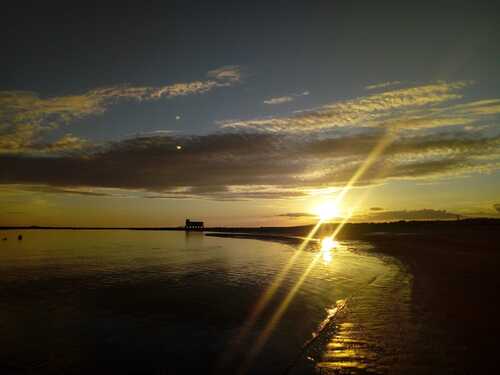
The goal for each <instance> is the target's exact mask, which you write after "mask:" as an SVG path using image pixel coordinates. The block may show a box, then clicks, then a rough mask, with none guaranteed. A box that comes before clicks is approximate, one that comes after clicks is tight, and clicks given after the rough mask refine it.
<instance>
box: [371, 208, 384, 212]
mask: <svg viewBox="0 0 500 375" xmlns="http://www.w3.org/2000/svg"><path fill="white" fill-rule="evenodd" d="M370 211H384V209H383V208H382V207H370Z"/></svg>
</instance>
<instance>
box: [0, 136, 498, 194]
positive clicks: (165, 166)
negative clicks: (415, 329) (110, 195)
mask: <svg viewBox="0 0 500 375" xmlns="http://www.w3.org/2000/svg"><path fill="white" fill-rule="evenodd" d="M380 136H382V135H381V134H378V133H375V134H362V135H358V136H349V137H341V138H339V137H334V138H328V139H324V138H308V139H304V138H302V137H297V136H291V135H289V136H283V135H276V134H270V133H219V134H210V135H205V136H190V137H181V136H155V137H141V138H136V139H130V140H125V141H121V142H115V143H110V144H108V145H107V146H106V147H101V148H97V149H95V150H93V152H89V151H88V149H86V150H85V152H83V153H80V154H79V153H75V154H65V155H61V156H58V157H51V158H47V157H42V156H40V157H34V156H30V157H27V156H22V155H3V156H1V157H0V170H2V171H3V172H2V173H1V174H0V183H3V184H43V185H51V186H56V187H61V188H68V187H107V188H121V189H133V190H143V191H150V192H156V193H161V194H166V195H168V196H178V197H181V196H182V197H207V198H212V199H249V198H279V197H281V198H287V197H299V196H304V195H305V194H307V192H308V191H309V190H312V189H316V188H318V187H340V186H343V185H344V184H345V183H346V182H347V181H349V179H350V178H351V176H352V175H353V174H354V173H355V171H356V170H357V169H358V168H359V166H360V165H361V164H362V163H363V161H364V160H365V158H366V156H367V154H368V153H369V152H370V150H371V149H372V146H373V145H374V144H376V143H377V140H378V139H379V137H380ZM177 145H181V146H182V148H181V149H180V150H179V149H177ZM499 145H500V136H495V137H482V138H473V137H471V136H470V135H469V134H468V133H466V132H464V133H454V134H452V135H450V134H442V135H439V136H434V137H430V136H420V137H416V136H412V137H406V138H405V137H402V138H400V139H399V140H398V142H397V143H395V144H394V145H393V146H390V147H388V148H387V150H386V151H385V153H384V154H383V155H381V157H380V158H379V160H377V161H376V162H375V163H374V165H373V167H372V168H370V169H369V170H368V171H367V172H366V174H365V175H364V176H363V177H362V178H361V179H360V180H359V181H358V185H369V184H375V183H377V184H378V183H383V182H384V181H387V180H390V179H418V178H427V177H440V176H449V175H462V174H466V173H478V172H485V171H491V170H495V169H498V167H499V160H500V147H499ZM75 171H78V173H75Z"/></svg>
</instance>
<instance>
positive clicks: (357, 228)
mask: <svg viewBox="0 0 500 375" xmlns="http://www.w3.org/2000/svg"><path fill="white" fill-rule="evenodd" d="M338 225H340V223H339V222H331V223H325V224H323V225H322V226H321V227H322V228H326V229H327V230H328V229H331V228H336V227H337V226H338ZM478 225H479V226H484V225H486V226H492V225H493V226H500V219H497V218H470V219H462V220H408V221H406V220H400V221H389V222H360V223H347V224H345V225H344V228H343V229H342V231H341V232H340V233H339V237H342V236H343V235H344V233H346V232H349V233H351V232H356V233H370V232H394V233H401V232H402V229H404V230H413V229H416V230H417V231H420V230H421V229H422V228H426V229H427V230H428V229H431V228H432V229H435V228H436V227H439V228H440V229H441V228H444V227H446V228H451V227H453V228H455V227H457V226H459V227H464V226H478ZM313 226H314V224H309V225H300V226H275V227H262V226H261V227H220V226H219V227H206V228H204V230H203V232H226V233H236V232H238V233H241V234H273V235H277V234H279V235H283V234H287V235H289V236H299V237H301V236H304V237H305V236H307V234H308V233H309V231H310V230H311V229H312V228H313ZM31 229H34V230H144V231H162V230H165V231H184V230H185V229H184V226H176V227H121V226H119V227H115V226H111V227H78V226H45V225H43V226H42V225H29V226H28V225H21V226H0V230H31ZM404 230H403V231H404Z"/></svg>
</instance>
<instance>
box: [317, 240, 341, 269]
mask: <svg viewBox="0 0 500 375" xmlns="http://www.w3.org/2000/svg"><path fill="white" fill-rule="evenodd" d="M338 245H339V243H338V242H337V241H335V240H334V239H333V238H331V237H325V238H323V240H322V241H321V250H320V251H321V257H322V259H323V263H324V264H329V263H331V261H332V259H333V256H332V250H334V249H336V248H337V247H338Z"/></svg>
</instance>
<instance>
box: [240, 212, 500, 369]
mask: <svg viewBox="0 0 500 375" xmlns="http://www.w3.org/2000/svg"><path fill="white" fill-rule="evenodd" d="M498 224H499V223H498V221H495V220H493V221H469V222H463V223H461V222H456V223H455V222H449V223H434V224H433V223H418V222H414V223H393V224H380V225H378V224H371V225H370V224H367V225H365V226H362V225H361V226H359V225H358V226H356V225H351V227H346V231H345V232H344V233H343V234H342V235H341V236H340V237H341V238H342V239H358V240H365V241H368V242H369V243H370V244H372V245H373V251H374V252H377V253H379V254H384V255H390V256H393V257H395V258H397V259H399V260H401V261H402V262H403V264H404V265H405V266H406V267H408V269H409V271H410V273H411V274H412V276H413V279H412V289H411V294H412V295H411V306H412V315H413V319H414V320H415V323H416V325H417V327H421V328H422V329H420V330H418V331H417V332H416V337H415V338H414V339H415V340H416V345H412V347H413V348H414V349H413V350H416V351H417V352H418V353H416V356H415V357H416V358H417V362H418V363H413V364H412V366H411V367H412V368H413V370H414V372H415V373H419V371H418V369H419V368H421V369H422V372H421V373H428V370H429V367H432V368H433V369H434V370H435V373H454V374H455V373H456V374H476V373H494V372H496V369H497V367H498V366H497V364H496V354H497V342H498V340H499V334H500V319H499V317H500V302H499V301H498V298H499V296H500V277H499V274H500V241H499V239H500V230H499V229H500V226H499V225H498ZM306 230H307V229H304V228H302V227H299V228H295V229H283V228H281V229H279V230H277V231H276V233H274V234H273V233H272V230H271V229H270V228H267V229H266V230H265V233H261V234H258V233H255V232H256V231H255V230H251V231H249V232H250V233H247V234H245V236H252V237H254V238H259V239H265V240H275V237H277V236H280V235H281V236H283V237H285V238H286V241H299V239H298V238H296V237H295V238H294V237H293V234H295V235H298V236H302V235H304V233H305V232H306ZM328 230H329V229H325V230H324V231H323V233H324V232H325V231H326V232H327V231H328ZM240 232H242V231H241V229H240ZM240 236H241V234H240ZM412 372H413V371H412Z"/></svg>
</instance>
